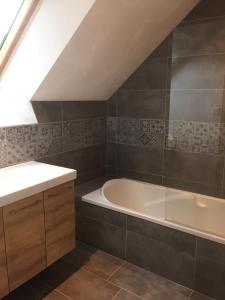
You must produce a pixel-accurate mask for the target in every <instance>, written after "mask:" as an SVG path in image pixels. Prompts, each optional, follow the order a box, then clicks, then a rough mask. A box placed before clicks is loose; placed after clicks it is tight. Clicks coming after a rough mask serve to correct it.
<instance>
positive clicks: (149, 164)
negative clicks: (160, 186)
mask: <svg viewBox="0 0 225 300" xmlns="http://www.w3.org/2000/svg"><path fill="white" fill-rule="evenodd" d="M161 165H162V150H160V149H151V150H150V149H147V148H142V147H135V146H127V145H118V168H121V169H127V170H130V171H135V172H140V173H145V174H161Z"/></svg>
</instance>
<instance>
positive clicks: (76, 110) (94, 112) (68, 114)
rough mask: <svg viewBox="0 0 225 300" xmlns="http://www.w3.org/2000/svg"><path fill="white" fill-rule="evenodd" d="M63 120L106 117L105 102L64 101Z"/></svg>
mask: <svg viewBox="0 0 225 300" xmlns="http://www.w3.org/2000/svg"><path fill="white" fill-rule="evenodd" d="M62 107H63V120H64V121H67V120H69V121H70V120H76V119H81V118H96V117H105V114H106V103H105V102H104V101H63V102H62Z"/></svg>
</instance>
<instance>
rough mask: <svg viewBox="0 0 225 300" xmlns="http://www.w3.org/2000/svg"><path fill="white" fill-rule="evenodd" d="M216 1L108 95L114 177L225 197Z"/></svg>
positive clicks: (224, 65) (221, 49)
mask: <svg viewBox="0 0 225 300" xmlns="http://www.w3.org/2000/svg"><path fill="white" fill-rule="evenodd" d="M211 2H212V1H211ZM211 2H210V0H204V1H201V2H200V4H199V5H198V6H197V7H196V8H195V9H194V10H193V11H192V12H191V13H190V15H189V16H187V18H186V19H185V21H183V22H182V23H181V24H180V25H178V26H177V28H176V29H175V30H174V31H173V33H172V34H171V35H170V36H169V37H168V38H167V39H166V40H165V41H164V42H163V43H162V44H161V45H160V46H159V47H158V48H157V49H156V50H155V51H154V53H153V54H152V55H151V56H150V57H149V58H148V59H146V61H145V62H144V63H143V65H142V66H141V67H140V68H139V69H138V70H137V71H136V72H135V73H134V74H133V75H132V76H131V77H130V78H129V79H128V80H127V82H126V83H124V85H123V86H122V87H121V88H120V89H119V90H118V91H117V92H116V93H115V94H114V95H113V96H112V97H111V99H109V100H108V102H107V106H108V107H107V156H106V172H108V174H109V175H112V176H120V175H122V176H124V175H125V176H126V177H130V178H135V179H140V180H144V181H148V182H151V181H152V180H153V181H152V182H156V181H155V179H156V177H155V176H159V178H158V179H159V180H158V182H157V183H160V184H163V185H166V186H172V187H174V188H179V189H183V190H189V191H193V192H199V193H203V194H209V195H213V196H217V197H224V190H225V188H224V186H225V184H224V175H223V174H224V160H225V119H224V117H225V89H224V70H225V13H224V7H225V6H224V1H223V0H217V1H216V4H215V3H213V4H212V3H211ZM216 6H217V7H216ZM143 153H144V154H143ZM159 153H160V154H159ZM159 157H160V159H159ZM123 174H124V175H123Z"/></svg>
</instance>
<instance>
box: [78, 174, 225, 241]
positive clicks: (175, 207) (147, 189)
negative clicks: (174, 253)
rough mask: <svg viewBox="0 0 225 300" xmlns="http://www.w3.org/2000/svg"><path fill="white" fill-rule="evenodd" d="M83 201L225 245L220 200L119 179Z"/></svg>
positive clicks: (223, 209) (224, 204) (224, 205)
mask: <svg viewBox="0 0 225 300" xmlns="http://www.w3.org/2000/svg"><path fill="white" fill-rule="evenodd" d="M82 200H83V201H85V202H88V203H90V204H94V205H98V206H101V207H104V208H108V209H111V210H115V211H119V212H121V213H124V214H127V215H131V216H134V217H138V218H142V219H144V220H147V221H151V222H153V223H157V224H160V225H163V226H167V227H170V228H173V229H177V230H180V231H183V232H186V233H190V234H192V235H195V236H198V237H202V238H206V239H208V240H212V241H215V242H219V243H222V244H225V200H223V199H219V198H215V197H209V196H205V195H201V194H195V193H191V192H185V191H181V190H176V189H172V188H167V187H163V186H159V185H155V184H150V183H144V182H140V181H136V180H130V179H126V178H122V179H112V180H109V181H107V182H106V183H105V184H104V185H103V187H102V188H100V189H97V190H95V191H93V192H91V193H89V194H87V195H85V196H83V197H82Z"/></svg>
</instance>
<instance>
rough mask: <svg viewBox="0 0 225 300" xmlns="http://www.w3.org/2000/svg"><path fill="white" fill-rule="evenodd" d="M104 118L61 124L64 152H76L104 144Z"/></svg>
mask: <svg viewBox="0 0 225 300" xmlns="http://www.w3.org/2000/svg"><path fill="white" fill-rule="evenodd" d="M105 133H106V121H105V119H104V118H92V119H80V120H74V121H66V122H64V123H63V146H64V151H72V150H78V149H82V148H85V147H90V146H94V145H98V144H102V143H105V135H106V134H105Z"/></svg>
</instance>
